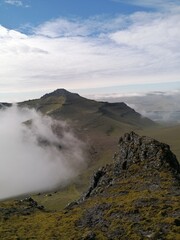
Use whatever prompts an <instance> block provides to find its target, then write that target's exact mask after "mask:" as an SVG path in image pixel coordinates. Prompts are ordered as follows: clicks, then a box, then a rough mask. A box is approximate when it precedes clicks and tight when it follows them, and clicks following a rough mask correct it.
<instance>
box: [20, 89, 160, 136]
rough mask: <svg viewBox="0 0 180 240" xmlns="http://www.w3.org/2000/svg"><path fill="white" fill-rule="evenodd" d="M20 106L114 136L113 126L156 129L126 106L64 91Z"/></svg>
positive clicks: (46, 95)
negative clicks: (102, 129) (99, 129)
mask: <svg viewBox="0 0 180 240" xmlns="http://www.w3.org/2000/svg"><path fill="white" fill-rule="evenodd" d="M19 105H21V106H27V107H30V108H35V109H36V110H38V111H40V112H42V113H43V114H48V115H50V116H52V117H54V118H56V119H65V120H66V121H70V122H71V123H72V124H73V125H75V126H78V127H79V128H80V127H81V128H83V129H86V130H88V129H89V128H90V129H91V128H97V129H98V128H103V126H104V127H106V128H107V131H108V129H109V131H110V129H111V131H112V132H113V126H115V127H116V126H117V127H120V126H121V127H123V126H126V127H130V126H134V127H147V126H153V125H155V123H154V122H153V121H152V120H150V119H148V118H145V117H142V116H141V115H140V114H139V113H137V112H136V111H135V110H133V109H132V108H130V107H129V106H127V105H126V104H125V103H123V102H121V103H108V102H98V101H95V100H90V99H87V98H84V97H81V96H80V95H79V94H77V93H71V92H69V91H67V90H65V89H57V90H55V91H54V92H52V93H48V94H45V95H44V96H42V97H41V98H40V99H36V100H29V101H25V102H22V103H19Z"/></svg>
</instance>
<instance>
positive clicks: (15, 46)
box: [0, 0, 180, 101]
mask: <svg viewBox="0 0 180 240" xmlns="http://www.w3.org/2000/svg"><path fill="white" fill-rule="evenodd" d="M179 29H180V3H179V0H146V1H144V0H131V1H130V0H126V1H125V0H51V1H49V0H0V101H8V100H9V101H19V100H23V99H28V98H34V97H39V96H41V95H42V94H44V93H46V92H50V91H52V90H54V89H57V88H66V89H68V90H73V91H78V92H79V93H80V94H81V93H82V94H92V95H93V94H97V93H103V94H106V93H108V94H110V93H112V94H113V93H114V92H116V93H122V94H126V93H127V94H129V93H133V91H134V92H142V91H145V92H147V91H156V90H158V91H161V90H162V91H168V90H169V91H170V90H172V91H173V90H178V89H180V68H179V65H180V55H179V49H180V30H179Z"/></svg>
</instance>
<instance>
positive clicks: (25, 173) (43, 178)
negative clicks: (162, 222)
mask: <svg viewBox="0 0 180 240" xmlns="http://www.w3.org/2000/svg"><path fill="white" fill-rule="evenodd" d="M28 120H29V121H28ZM55 128H56V130H57V128H58V131H59V133H60V134H59V135H60V136H59V137H58V136H57V135H56V134H55V132H56V131H55V130H53V129H55ZM83 149H84V144H83V143H82V142H81V141H80V140H78V139H77V138H76V137H75V135H74V134H73V133H72V132H71V130H70V129H69V128H68V127H67V125H66V123H65V122H56V121H54V120H52V119H51V118H49V117H44V116H42V115H41V114H39V113H37V112H36V111H34V110H29V109H19V108H17V107H16V106H13V107H11V108H7V109H6V110H0V199H4V198H8V197H12V196H16V195H20V194H25V193H29V192H40V191H47V190H50V189H52V188H54V187H57V186H59V185H64V184H66V183H67V182H68V181H70V179H72V178H73V177H75V176H77V175H78V174H79V172H80V171H81V170H82V169H83V168H84V167H85V165H86V164H85V158H84V156H83Z"/></svg>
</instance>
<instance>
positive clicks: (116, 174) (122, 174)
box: [79, 132, 180, 202]
mask: <svg viewBox="0 0 180 240" xmlns="http://www.w3.org/2000/svg"><path fill="white" fill-rule="evenodd" d="M113 159H114V163H113V164H112V165H107V166H106V167H103V168H101V169H99V170H98V171H97V172H96V173H95V174H94V176H93V178H92V180H91V184H90V187H89V189H88V191H87V192H86V193H85V194H84V195H83V196H82V197H81V198H80V200H79V202H82V201H84V200H85V199H87V198H88V197H90V196H91V195H95V194H97V193H98V192H102V191H104V188H107V187H108V186H111V185H112V184H114V183H115V182H116V181H117V179H123V178H128V177H130V178H131V177H132V176H133V177H135V176H137V177H140V176H141V177H144V184H142V186H141V187H143V185H144V188H145V180H146V179H149V187H148V186H146V187H147V189H148V188H153V186H155V185H156V187H158V186H159V183H160V181H161V173H162V172H163V171H169V174H172V175H173V177H174V178H176V179H177V180H178V179H180V165H179V162H178V160H177V159H176V156H175V155H174V154H173V153H172V152H171V150H170V147H169V145H167V144H164V143H160V142H158V141H157V140H155V139H153V138H150V137H146V136H143V137H141V136H139V135H137V134H136V133H134V132H131V133H126V134H125V135H124V136H123V137H121V138H120V139H119V144H118V151H117V152H116V153H115V155H114V158H113Z"/></svg>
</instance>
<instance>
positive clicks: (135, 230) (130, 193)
mask: <svg viewBox="0 0 180 240" xmlns="http://www.w3.org/2000/svg"><path fill="white" fill-rule="evenodd" d="M179 175H180V166H179V163H178V161H177V159H176V156H175V155H174V154H173V153H172V152H171V151H170V147H169V146H168V145H167V144H164V143H160V142H158V141H156V140H154V139H152V138H149V137H141V136H139V135H137V134H135V133H134V132H131V133H127V134H125V135H124V136H123V137H121V138H120V140H119V145H118V151H117V152H116V153H115V155H114V163H113V164H111V165H107V166H105V167H103V168H102V169H99V170H98V171H97V172H96V173H95V174H94V176H93V178H92V181H91V184H90V187H89V189H88V191H87V192H86V193H85V194H84V195H83V196H82V197H81V198H80V199H79V201H77V202H76V204H73V205H71V209H72V210H73V209H74V210H75V209H76V208H83V209H85V210H84V212H83V214H82V217H80V218H79V220H78V221H76V226H77V228H79V230H81V231H82V229H89V231H90V230H91V231H90V233H88V234H89V235H87V236H85V237H84V238H82V239H178V237H179V235H178V234H177V231H178V228H179V222H180V219H179V217H178V216H179V215H180V208H179V203H178V198H179V196H180V186H179V183H180V181H179V179H180V178H179ZM99 232H101V234H99ZM91 236H93V238H90V237H91ZM88 237H89V238H88Z"/></svg>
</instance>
